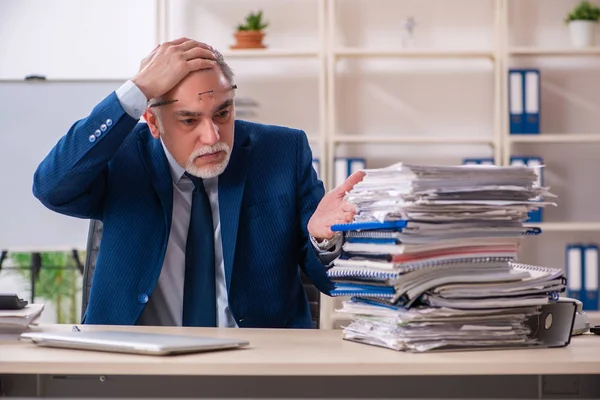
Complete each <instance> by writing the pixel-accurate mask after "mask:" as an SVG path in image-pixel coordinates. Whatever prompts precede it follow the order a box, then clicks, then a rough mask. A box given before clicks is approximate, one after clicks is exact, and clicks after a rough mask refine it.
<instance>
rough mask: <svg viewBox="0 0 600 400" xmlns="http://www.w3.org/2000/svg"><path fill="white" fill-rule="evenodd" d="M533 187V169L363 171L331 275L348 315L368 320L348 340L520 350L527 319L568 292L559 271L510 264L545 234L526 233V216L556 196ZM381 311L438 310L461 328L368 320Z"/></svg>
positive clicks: (357, 325)
mask: <svg viewBox="0 0 600 400" xmlns="http://www.w3.org/2000/svg"><path fill="white" fill-rule="evenodd" d="M536 179H537V175H536V173H535V171H533V170H532V169H531V168H528V167H518V166H509V167H498V166H482V165H475V166H471V165H462V166H453V167H442V166H415V165H404V164H396V165H393V166H391V167H388V168H384V169H377V170H366V176H365V178H364V179H363V180H362V181H361V182H360V183H358V184H357V185H355V187H354V188H353V189H352V191H351V192H349V193H347V196H346V199H347V201H348V202H350V203H351V204H354V205H355V206H356V208H357V214H356V216H355V220H354V221H353V222H352V223H349V224H341V225H335V226H333V227H332V230H334V231H340V232H343V233H344V245H343V247H342V254H341V255H340V257H339V258H338V259H336V260H334V262H333V266H332V267H331V268H330V269H329V270H328V271H327V274H328V276H329V278H330V279H331V280H332V281H333V282H334V285H335V288H334V290H333V291H332V293H331V294H332V295H333V296H349V297H350V298H351V300H350V302H347V303H346V304H345V307H350V311H352V312H353V310H355V309H356V307H357V304H358V305H360V307H362V308H360V309H361V310H364V309H366V310H368V311H369V312H371V311H373V312H374V314H369V312H367V314H366V315H362V314H361V315H360V317H357V319H356V320H355V321H353V323H352V324H351V325H350V326H349V327H347V328H346V329H345V335H346V338H348V339H356V340H357V341H363V342H367V341H368V339H369V338H368V336H369V335H368V334H367V332H373V334H374V335H375V336H377V337H378V336H379V335H380V333H381V334H382V335H383V336H382V337H384V338H386V339H385V340H383V339H382V340H383V341H378V340H375V339H377V338H375V339H374V342H377V343H379V344H382V343H388V342H389V340H388V339H389V335H392V336H393V337H395V338H396V339H395V341H394V343H395V344H394V345H390V346H387V347H391V348H395V349H402V350H415V351H419V349H422V348H426V349H430V348H435V347H436V346H434V345H433V344H432V343H428V344H427V345H426V346H425V347H416V348H413V347H411V346H409V345H406V346H405V345H404V344H403V345H402V346H400V345H399V344H398V343H404V342H403V340H404V339H405V337H404V336H403V335H404V334H406V335H408V336H407V337H411V338H412V337H413V336H416V337H417V338H419V337H421V336H420V335H421V334H422V337H423V338H431V337H433V338H434V339H432V340H433V341H434V342H436V343H438V344H439V345H440V346H441V345H443V344H444V343H446V344H449V345H455V344H456V343H455V342H452V341H450V342H448V340H440V338H442V337H446V338H453V337H456V338H457V339H456V340H458V342H460V344H461V345H465V346H480V345H481V346H489V345H490V343H491V341H493V342H494V343H496V344H499V343H504V344H511V343H512V341H514V340H516V341H518V342H519V343H522V342H523V340H524V339H523V338H524V337H526V336H527V334H528V332H529V331H528V329H527V328H526V326H525V325H523V321H525V320H526V319H527V318H528V317H530V316H531V315H532V313H533V312H539V307H540V306H542V305H545V304H548V303H549V302H551V301H555V300H558V297H559V295H558V294H559V293H560V292H563V291H564V290H565V284H566V280H565V278H564V276H563V272H562V271H561V270H553V269H548V268H542V267H533V266H527V265H523V264H518V263H516V258H517V253H518V251H519V247H520V245H521V241H522V239H523V237H524V236H527V235H537V234H539V233H540V232H541V230H540V229H539V228H536V227H525V226H524V221H525V220H526V219H527V217H528V212H529V211H531V210H532V209H535V208H536V207H540V206H545V205H550V204H554V203H548V202H545V201H540V200H539V199H540V198H545V197H552V194H550V193H549V192H548V190H547V188H542V187H539V186H538V185H536ZM517 308H518V309H519V310H520V311H518V312H516V311H515V309H517ZM378 309H381V312H384V313H386V315H387V313H389V312H390V311H389V310H394V312H395V313H399V312H400V313H408V314H406V315H413V314H411V313H417V314H416V315H421V314H420V313H422V312H425V313H430V312H431V310H438V311H439V310H440V309H442V310H445V312H449V313H451V315H454V314H452V313H458V314H460V315H463V314H464V315H465V316H464V323H456V322H452V323H450V322H451V319H449V320H448V322H449V325H448V326H446V325H444V319H443V318H441V319H440V320H437V319H436V320H434V321H427V324H426V325H419V329H416V330H407V329H408V327H406V326H402V327H397V326H395V325H394V324H392V325H393V326H392V325H390V324H389V323H388V322H389V321H388V320H386V321H387V322H386V321H381V320H379V319H375V320H373V319H372V318H371V317H372V316H373V315H377V312H376V311H375V310H378ZM524 309H527V311H526V312H522V311H523V310H524ZM427 310H429V311H427ZM475 311H477V312H475ZM500 311H501V312H502V316H501V317H498V316H497V315H496V314H497V313H498V312H500ZM491 314H494V315H495V316H494V317H493V318H492V315H491ZM427 315H429V316H431V315H430V314H427ZM471 316H472V318H471ZM490 318H491V319H490ZM479 319H482V321H487V322H485V323H483V325H482V324H479V323H478V322H477V321H478V320H479ZM490 320H491V321H493V322H492V323H490V322H489V321H490ZM430 322H431V323H433V322H435V323H434V324H433V325H434V326H435V328H431V326H430V325H431V324H430ZM382 324H383V325H382ZM425 326H426V327H425ZM424 327H425V328H424ZM431 329H433V331H431ZM455 331H456V332H455ZM382 332H384V333H385V334H384V333H382ZM453 332H455V333H456V334H454V333H453ZM364 334H367V337H363V336H362V335H364ZM386 335H388V336H386ZM432 335H433V336H432ZM413 339H414V338H413ZM459 339H464V340H459ZM415 340H417V339H415ZM417 341H418V340H417Z"/></svg>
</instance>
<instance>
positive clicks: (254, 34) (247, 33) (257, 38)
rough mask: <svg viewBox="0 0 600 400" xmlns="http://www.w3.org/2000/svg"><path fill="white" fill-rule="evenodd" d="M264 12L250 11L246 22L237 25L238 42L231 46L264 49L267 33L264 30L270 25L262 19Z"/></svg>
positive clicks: (236, 37)
mask: <svg viewBox="0 0 600 400" xmlns="http://www.w3.org/2000/svg"><path fill="white" fill-rule="evenodd" d="M262 18H263V13H262V11H258V12H257V13H250V14H248V15H247V16H246V22H245V23H243V24H239V25H238V26H237V32H236V33H235V40H236V44H234V45H233V46H231V48H232V49H263V48H265V47H266V46H265V45H264V44H263V39H264V37H265V34H264V33H263V30H264V29H265V28H266V27H267V26H268V25H269V24H268V23H267V22H264V21H263V20H262Z"/></svg>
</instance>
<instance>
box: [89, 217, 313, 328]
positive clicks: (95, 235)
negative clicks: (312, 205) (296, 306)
mask: <svg viewBox="0 0 600 400" xmlns="http://www.w3.org/2000/svg"><path fill="white" fill-rule="evenodd" d="M101 239H102V221H98V220H95V219H92V220H90V227H89V230H88V238H87V246H86V254H85V266H84V270H83V285H82V289H81V292H82V299H81V318H83V315H84V314H85V310H86V309H87V305H88V299H89V296H90V289H91V287H92V279H93V276H94V269H95V268H96V258H97V257H98V250H99V249H100V240H101ZM300 273H301V276H302V285H303V287H304V291H305V292H306V297H307V298H308V304H309V306H310V314H311V317H312V322H313V328H315V329H318V328H319V323H320V319H321V293H320V292H319V289H317V288H316V287H315V286H314V285H313V284H312V283H311V282H310V280H309V279H308V277H307V276H306V275H305V274H304V273H303V272H302V271H300Z"/></svg>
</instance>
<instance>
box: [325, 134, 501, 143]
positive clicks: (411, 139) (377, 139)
mask: <svg viewBox="0 0 600 400" xmlns="http://www.w3.org/2000/svg"><path fill="white" fill-rule="evenodd" d="M333 141H334V143H389V144H394V143H406V144H493V142H494V141H493V139H491V138H480V137H469V136H462V137H461V136H454V137H453V136H449V137H426V136H391V135H390V136H369V135H336V136H334V138H333Z"/></svg>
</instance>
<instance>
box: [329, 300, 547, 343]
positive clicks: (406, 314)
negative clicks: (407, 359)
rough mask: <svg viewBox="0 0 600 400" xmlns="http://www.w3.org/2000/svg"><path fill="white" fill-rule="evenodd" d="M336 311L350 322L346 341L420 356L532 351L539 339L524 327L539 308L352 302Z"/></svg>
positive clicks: (346, 329) (536, 313) (528, 327)
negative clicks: (407, 306) (440, 352)
mask: <svg viewBox="0 0 600 400" xmlns="http://www.w3.org/2000/svg"><path fill="white" fill-rule="evenodd" d="M339 312H341V313H346V314H349V315H351V317H352V319H353V321H352V323H351V324H350V325H349V326H347V327H345V328H344V332H343V335H344V336H343V337H344V339H345V340H348V341H353V342H358V343H364V344H368V345H373V346H379V347H384V348H389V349H392V350H396V351H406V352H412V353H421V352H428V351H435V350H454V349H456V350H462V349H493V348H511V347H514V348H518V347H532V346H535V345H537V344H538V339H536V338H534V337H532V336H533V335H532V333H533V332H532V331H531V327H530V326H529V325H528V323H527V322H528V320H530V319H531V317H534V316H538V315H539V314H540V312H541V307H539V306H519V307H502V308H500V307H497V308H488V309H456V308H443V307H440V308H414V309H404V308H402V307H399V306H390V305H386V306H381V305H380V304H377V303H375V302H372V301H368V300H363V299H351V300H349V301H346V302H344V305H343V308H342V309H340V310H339Z"/></svg>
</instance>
